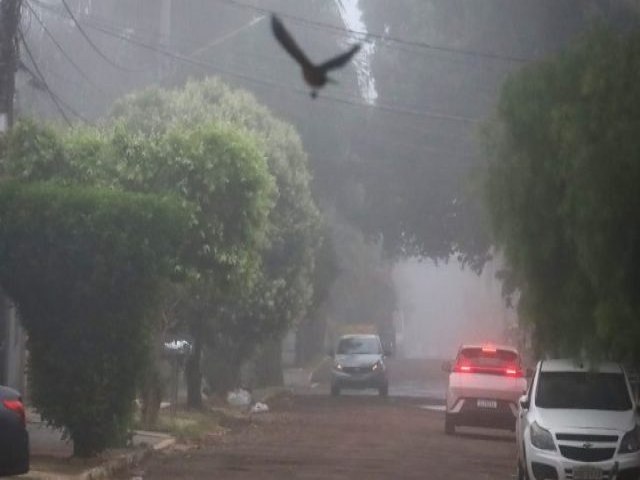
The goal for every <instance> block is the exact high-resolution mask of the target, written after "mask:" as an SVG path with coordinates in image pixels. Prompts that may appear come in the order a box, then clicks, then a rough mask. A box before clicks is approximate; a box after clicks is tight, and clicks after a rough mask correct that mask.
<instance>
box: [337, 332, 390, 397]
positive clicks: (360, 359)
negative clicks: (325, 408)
mask: <svg viewBox="0 0 640 480" xmlns="http://www.w3.org/2000/svg"><path fill="white" fill-rule="evenodd" d="M332 353H333V352H332ZM384 357H385V352H384V350H383V348H382V343H381V342H380V337H378V335H344V336H343V337H341V338H340V340H339V341H338V347H337V348H336V350H335V355H334V357H333V359H334V361H333V368H332V369H331V394H332V395H334V396H336V395H340V389H342V388H355V389H365V388H375V389H377V390H378V392H379V394H380V396H384V397H386V396H387V394H388V393H389V381H388V379H387V368H386V365H385V362H384Z"/></svg>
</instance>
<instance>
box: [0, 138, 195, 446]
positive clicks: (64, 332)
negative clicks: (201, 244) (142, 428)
mask: <svg viewBox="0 0 640 480" xmlns="http://www.w3.org/2000/svg"><path fill="white" fill-rule="evenodd" d="M45 138H48V139H49V140H50V142H48V143H47V146H48V147H52V151H55V152H58V151H59V147H58V146H56V145H55V138H54V137H48V135H45ZM39 140H40V138H39V137H36V141H39ZM25 158H28V157H25ZM38 161H39V160H37V159H36V162H35V163H37V162H38ZM45 166H46V164H45ZM189 217H190V212H189V211H188V210H185V208H184V207H183V206H181V205H180V203H179V202H178V201H176V200H175V199H172V198H165V199H163V198H160V197H157V196H150V195H143V194H133V193H124V192H120V191H114V190H110V189H109V190H108V189H96V188H91V189H89V188H80V187H68V186H66V187H61V186H59V185H55V184H48V183H29V184H25V183H17V182H12V183H7V182H5V183H2V184H0V283H1V284H2V288H3V289H4V290H5V291H6V292H7V293H8V295H9V296H10V297H11V298H12V300H13V301H14V302H15V303H16V305H17V308H18V311H19V313H20V316H21V319H22V321H23V324H24V326H25V327H26V330H27V332H28V348H29V354H30V358H29V374H30V386H31V392H30V393H31V396H32V398H33V402H34V404H35V405H36V407H37V408H38V410H39V412H40V413H41V414H42V416H43V418H44V419H45V420H46V421H48V422H50V423H51V424H52V425H54V426H56V427H61V428H64V429H66V431H67V432H68V434H69V435H70V437H71V438H72V439H73V441H74V448H75V453H76V454H77V455H80V456H88V455H92V454H94V453H96V452H99V451H101V450H103V449H104V448H105V447H107V446H108V445H111V444H113V442H114V441H116V440H117V439H119V438H122V436H123V434H124V433H126V427H127V425H128V421H129V418H130V415H131V407H132V404H133V400H134V394H135V387H136V383H137V380H138V376H139V374H140V372H141V369H142V368H143V366H144V362H145V359H146V351H147V346H148V345H147V339H148V335H147V331H148V329H149V327H150V322H152V321H153V318H154V315H155V314H156V313H157V308H156V307H157V305H158V300H159V299H158V298H157V297H158V293H159V286H160V282H161V281H162V279H163V278H167V277H169V276H171V275H172V274H173V272H174V269H175V265H176V261H177V254H178V252H179V250H180V246H181V245H182V244H183V243H184V232H185V231H186V230H187V227H188V223H189Z"/></svg>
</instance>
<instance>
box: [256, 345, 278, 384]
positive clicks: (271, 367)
mask: <svg viewBox="0 0 640 480" xmlns="http://www.w3.org/2000/svg"><path fill="white" fill-rule="evenodd" d="M282 385H284V376H283V374H282V341H281V340H280V339H274V340H269V341H267V342H265V343H264V344H263V345H262V347H261V348H260V353H259V354H258V355H257V357H256V386H258V387H276V386H282Z"/></svg>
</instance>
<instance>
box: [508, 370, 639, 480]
mask: <svg viewBox="0 0 640 480" xmlns="http://www.w3.org/2000/svg"><path fill="white" fill-rule="evenodd" d="M519 403H520V411H519V416H518V422H517V430H516V440H517V445H518V478H519V479H531V480H542V479H557V480H565V479H571V480H631V479H638V478H640V430H639V428H638V414H637V409H636V405H635V402H634V400H633V395H632V392H631V388H630V385H629V381H628V379H627V376H626V374H625V371H624V369H623V368H622V367H621V366H620V365H618V364H616V363H600V364H598V365H589V364H586V363H577V362H576V361H573V360H543V361H541V362H539V363H538V366H537V368H536V372H535V376H534V379H533V381H532V383H531V387H530V388H529V391H528V392H527V394H526V395H525V396H523V397H522V398H521V399H520V402H519Z"/></svg>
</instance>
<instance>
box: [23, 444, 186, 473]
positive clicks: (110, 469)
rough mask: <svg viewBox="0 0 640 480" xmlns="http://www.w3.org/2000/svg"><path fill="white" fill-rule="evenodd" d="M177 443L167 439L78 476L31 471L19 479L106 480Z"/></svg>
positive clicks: (123, 455)
mask: <svg viewBox="0 0 640 480" xmlns="http://www.w3.org/2000/svg"><path fill="white" fill-rule="evenodd" d="M175 443H176V439H175V438H173V437H170V438H166V439H164V440H162V441H160V442H158V443H157V444H155V445H152V446H149V447H145V448H142V449H138V450H136V451H133V452H129V453H125V454H122V455H120V456H119V457H116V458H113V459H111V460H108V461H107V462H105V464H104V465H100V466H97V467H93V468H90V469H89V470H85V471H84V472H82V473H79V474H76V475H65V474H58V473H49V472H42V471H38V470H31V471H30V472H29V473H27V474H26V475H24V476H21V477H19V478H23V479H24V480H104V479H108V478H111V477H112V476H113V475H115V474H117V473H119V472H121V471H122V470H125V469H127V468H130V467H135V466H136V465H138V464H140V463H141V462H143V461H144V460H146V459H147V458H149V457H150V456H151V455H152V454H153V453H154V452H158V451H160V450H164V449H166V448H168V447H170V446H172V445H174V444H175Z"/></svg>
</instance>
